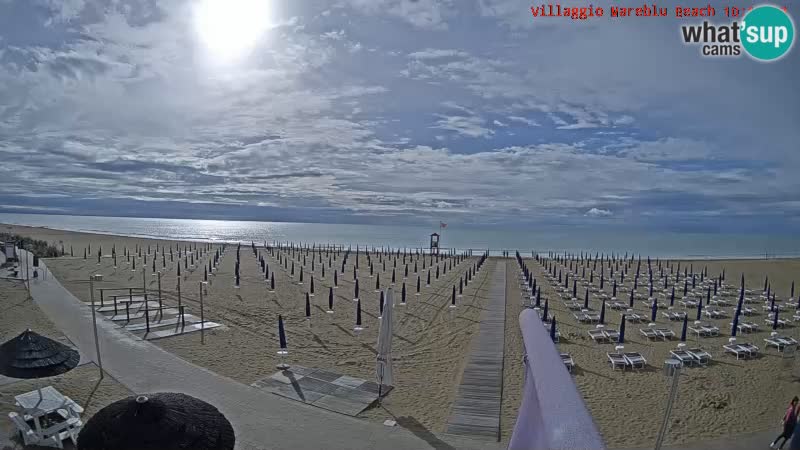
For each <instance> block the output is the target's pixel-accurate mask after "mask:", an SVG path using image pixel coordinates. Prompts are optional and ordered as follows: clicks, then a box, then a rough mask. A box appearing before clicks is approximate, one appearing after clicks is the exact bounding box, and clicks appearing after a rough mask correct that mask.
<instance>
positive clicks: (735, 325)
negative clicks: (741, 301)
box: [731, 312, 739, 336]
mask: <svg viewBox="0 0 800 450" xmlns="http://www.w3.org/2000/svg"><path fill="white" fill-rule="evenodd" d="M738 330H739V313H738V312H737V313H736V314H734V315H733V323H732V324H731V336H736V332H737V331H738Z"/></svg>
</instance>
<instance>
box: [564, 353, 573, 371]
mask: <svg viewBox="0 0 800 450" xmlns="http://www.w3.org/2000/svg"><path fill="white" fill-rule="evenodd" d="M561 361H563V362H564V366H566V367H567V372H569V373H572V369H574V368H575V360H573V359H572V355H570V354H569V353H562V354H561Z"/></svg>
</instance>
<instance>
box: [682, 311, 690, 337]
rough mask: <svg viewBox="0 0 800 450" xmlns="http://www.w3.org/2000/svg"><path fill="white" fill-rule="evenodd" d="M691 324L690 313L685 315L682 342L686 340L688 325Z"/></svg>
mask: <svg viewBox="0 0 800 450" xmlns="http://www.w3.org/2000/svg"><path fill="white" fill-rule="evenodd" d="M688 326H689V315H688V314H684V315H683V326H682V327H681V342H686V327H688Z"/></svg>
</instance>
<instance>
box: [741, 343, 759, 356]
mask: <svg viewBox="0 0 800 450" xmlns="http://www.w3.org/2000/svg"><path fill="white" fill-rule="evenodd" d="M739 346H740V347H742V348H743V349H744V350H745V351H746V352H748V353H750V356H751V357H752V356H756V355H758V352H759V350H758V347H757V346H755V345H753V344H751V343H749V342H745V343H744V344H739Z"/></svg>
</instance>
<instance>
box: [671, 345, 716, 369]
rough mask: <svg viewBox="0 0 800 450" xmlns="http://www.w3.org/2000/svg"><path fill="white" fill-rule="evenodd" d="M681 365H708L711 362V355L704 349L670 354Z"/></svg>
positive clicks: (678, 351)
mask: <svg viewBox="0 0 800 450" xmlns="http://www.w3.org/2000/svg"><path fill="white" fill-rule="evenodd" d="M669 353H670V354H671V355H672V356H673V357H674V358H675V359H677V360H678V361H680V362H681V364H699V365H701V366H705V365H707V364H708V363H709V362H710V361H711V354H710V353H708V352H707V351H705V350H703V349H702V348H690V349H685V350H684V349H676V350H672V351H671V352H669Z"/></svg>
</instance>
